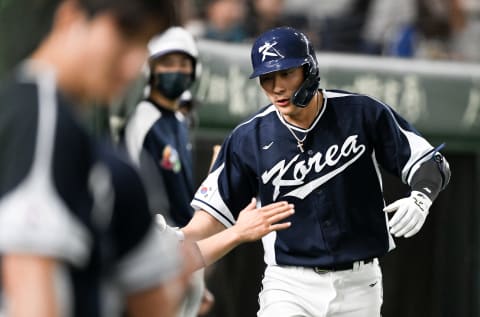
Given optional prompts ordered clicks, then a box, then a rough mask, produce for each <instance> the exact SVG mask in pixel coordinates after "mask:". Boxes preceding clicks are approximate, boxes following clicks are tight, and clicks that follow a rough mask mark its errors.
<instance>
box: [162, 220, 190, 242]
mask: <svg viewBox="0 0 480 317" xmlns="http://www.w3.org/2000/svg"><path fill="white" fill-rule="evenodd" d="M155 222H156V223H157V228H158V230H160V232H162V233H164V234H166V235H168V236H170V237H175V239H177V240H178V241H183V240H185V235H184V234H183V232H182V231H181V230H180V229H179V228H178V227H170V226H169V225H168V224H167V221H166V220H165V217H163V216H162V215H161V214H156V215H155Z"/></svg>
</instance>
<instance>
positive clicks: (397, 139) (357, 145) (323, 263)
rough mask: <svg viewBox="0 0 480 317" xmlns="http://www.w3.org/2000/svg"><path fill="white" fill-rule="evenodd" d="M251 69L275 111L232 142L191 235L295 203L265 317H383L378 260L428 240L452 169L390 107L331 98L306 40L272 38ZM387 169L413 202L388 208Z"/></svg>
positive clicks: (283, 31)
mask: <svg viewBox="0 0 480 317" xmlns="http://www.w3.org/2000/svg"><path fill="white" fill-rule="evenodd" d="M251 61H252V66H253V72H252V74H251V76H250V78H257V77H258V78H259V83H260V86H261V88H262V89H263V91H264V92H265V94H266V95H267V97H268V98H269V100H270V102H271V104H269V105H267V106H265V107H263V108H262V109H260V110H259V111H258V112H257V113H256V114H254V115H253V116H252V117H251V118H249V119H248V120H246V121H245V122H243V123H241V124H240V125H238V126H237V127H236V128H235V129H234V130H233V132H232V133H231V134H230V135H229V136H228V137H227V138H226V140H225V141H224V143H223V145H222V149H221V151H220V154H219V156H218V159H217V160H216V162H215V164H214V166H213V168H212V172H211V173H210V174H209V176H208V177H207V178H206V179H205V180H204V182H203V183H202V185H201V186H200V188H199V189H198V190H197V192H196V194H195V198H194V199H193V201H192V206H193V207H194V208H195V209H196V210H197V212H196V213H195V215H194V217H193V219H192V221H191V222H190V223H189V225H188V226H187V227H185V228H184V229H183V232H184V233H185V235H187V236H194V237H196V238H197V239H200V238H202V237H204V236H205V235H208V234H211V233H215V232H218V231H222V230H224V229H225V228H229V227H231V226H233V225H235V223H236V221H238V218H237V217H238V211H239V206H242V205H245V203H246V202H248V201H249V199H250V197H257V200H258V204H260V205H264V204H269V203H272V202H276V201H279V200H286V201H288V202H290V203H292V204H294V205H295V213H294V214H293V216H291V217H290V218H289V221H290V222H291V226H290V227H289V228H288V229H287V230H283V231H277V232H272V233H270V234H268V235H267V236H265V237H264V238H263V239H262V242H263V246H264V251H265V257H264V259H265V262H266V264H267V267H266V270H265V275H264V278H263V282H262V284H263V288H262V291H261V293H260V298H259V303H260V309H259V311H258V316H261V317H274V316H275V317H276V316H315V317H319V316H345V317H346V316H352V317H353V316H355V317H359V316H365V317H372V316H380V310H381V305H382V273H381V270H380V267H379V262H378V258H379V257H381V256H383V255H385V254H386V253H387V252H388V251H390V250H392V249H393V248H394V247H395V244H394V239H393V236H395V237H405V238H408V237H411V236H413V235H415V234H416V233H417V232H418V231H419V230H420V229H421V227H422V226H423V224H424V222H425V219H426V217H427V215H428V212H429V209H430V206H431V205H432V202H433V201H434V200H435V198H436V197H437V195H438V194H439V192H440V191H441V190H442V189H444V188H445V187H446V186H447V184H448V182H449V178H450V170H449V165H448V163H447V161H446V159H445V158H444V156H443V155H442V154H441V153H440V152H439V150H440V148H439V147H438V148H434V147H433V146H432V145H430V144H429V143H428V142H427V141H426V140H425V139H424V138H423V137H422V136H421V135H420V134H419V133H418V132H417V131H416V130H415V129H414V128H413V127H412V125H411V124H409V123H408V122H407V121H406V120H405V119H403V118H402V117H401V116H399V115H398V114H397V113H396V112H395V111H394V110H393V109H392V108H391V107H390V106H388V105H386V104H385V103H383V102H381V101H379V100H377V99H375V98H373V97H369V96H366V95H362V94H358V93H352V92H347V91H338V90H328V89H319V82H320V72H319V68H318V65H317V60H316V56H315V53H314V49H313V47H312V45H311V42H310V41H309V39H308V38H307V37H306V36H305V35H304V34H303V33H301V32H299V31H297V30H295V29H292V28H289V27H280V28H275V29H271V30H269V31H267V32H265V33H263V34H262V35H260V36H259V37H258V38H257V39H256V41H255V43H254V44H253V47H252V50H251ZM380 166H381V167H383V168H384V169H385V170H386V171H388V172H390V173H392V174H394V175H397V176H398V177H399V178H400V179H401V180H402V181H403V182H404V183H406V184H408V185H409V186H410V188H411V193H410V195H409V196H408V197H405V198H402V199H400V200H398V201H396V202H394V203H392V204H390V205H388V206H386V207H385V202H384V198H383V195H382V181H381V179H382V178H381V175H380V169H379V167H380ZM387 213H393V217H391V219H389V217H388V214H387ZM392 235H393V236H392Z"/></svg>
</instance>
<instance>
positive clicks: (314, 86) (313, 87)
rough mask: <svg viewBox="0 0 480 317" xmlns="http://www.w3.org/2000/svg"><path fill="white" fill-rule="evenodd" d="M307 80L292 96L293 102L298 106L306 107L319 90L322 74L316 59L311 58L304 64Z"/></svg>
mask: <svg viewBox="0 0 480 317" xmlns="http://www.w3.org/2000/svg"><path fill="white" fill-rule="evenodd" d="M303 69H304V73H305V80H304V81H303V83H302V85H301V86H300V87H299V88H298V89H297V91H296V92H295V93H294V94H293V96H292V103H293V104H294V105H296V106H297V107H300V108H304V107H306V106H307V105H308V103H309V102H310V100H312V98H313V96H314V95H315V93H316V92H317V90H318V87H319V83H320V75H319V70H318V67H316V64H315V61H313V60H311V61H309V62H308V63H306V64H304V65H303Z"/></svg>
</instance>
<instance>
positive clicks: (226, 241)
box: [197, 228, 244, 266]
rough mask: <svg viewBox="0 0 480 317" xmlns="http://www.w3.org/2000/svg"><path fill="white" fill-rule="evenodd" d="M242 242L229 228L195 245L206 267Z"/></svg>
mask: <svg viewBox="0 0 480 317" xmlns="http://www.w3.org/2000/svg"><path fill="white" fill-rule="evenodd" d="M243 242H244V241H243V240H241V238H240V236H239V235H238V234H237V233H236V232H235V230H234V229H233V228H229V229H225V230H223V231H222V232H220V233H217V234H215V235H213V236H210V237H209V238H206V239H203V240H200V241H198V242H197V245H198V248H199V250H200V252H201V254H202V256H203V261H204V265H205V266H208V265H211V264H213V263H214V262H216V261H217V260H219V259H220V258H222V257H223V256H224V255H226V254H227V253H228V252H230V251H231V250H232V249H234V248H235V247H237V246H238V245H240V244H242V243H243Z"/></svg>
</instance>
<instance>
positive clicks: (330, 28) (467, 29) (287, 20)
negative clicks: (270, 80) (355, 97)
mask: <svg viewBox="0 0 480 317" xmlns="http://www.w3.org/2000/svg"><path fill="white" fill-rule="evenodd" d="M181 3H182V4H181V5H182V6H183V10H182V13H183V17H182V21H183V22H182V23H183V25H184V26H185V27H186V28H187V29H188V30H189V31H190V32H191V33H193V34H194V35H195V36H197V37H198V38H206V39H212V40H219V41H226V42H249V41H251V40H252V39H253V38H255V37H256V36H257V35H259V34H260V33H262V32H263V31H265V30H267V29H269V28H271V27H275V26H280V25H290V26H293V27H295V28H297V29H300V30H302V31H304V32H305V33H307V34H308V36H309V37H310V38H311V39H312V41H313V42H314V46H315V47H316V48H318V50H319V51H324V52H343V53H360V54H373V55H383V56H397V57H406V58H424V59H444V60H445V59H446V60H458V61H466V62H480V50H479V49H478V43H480V1H478V0H402V1H397V0H320V1H319V0H181Z"/></svg>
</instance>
